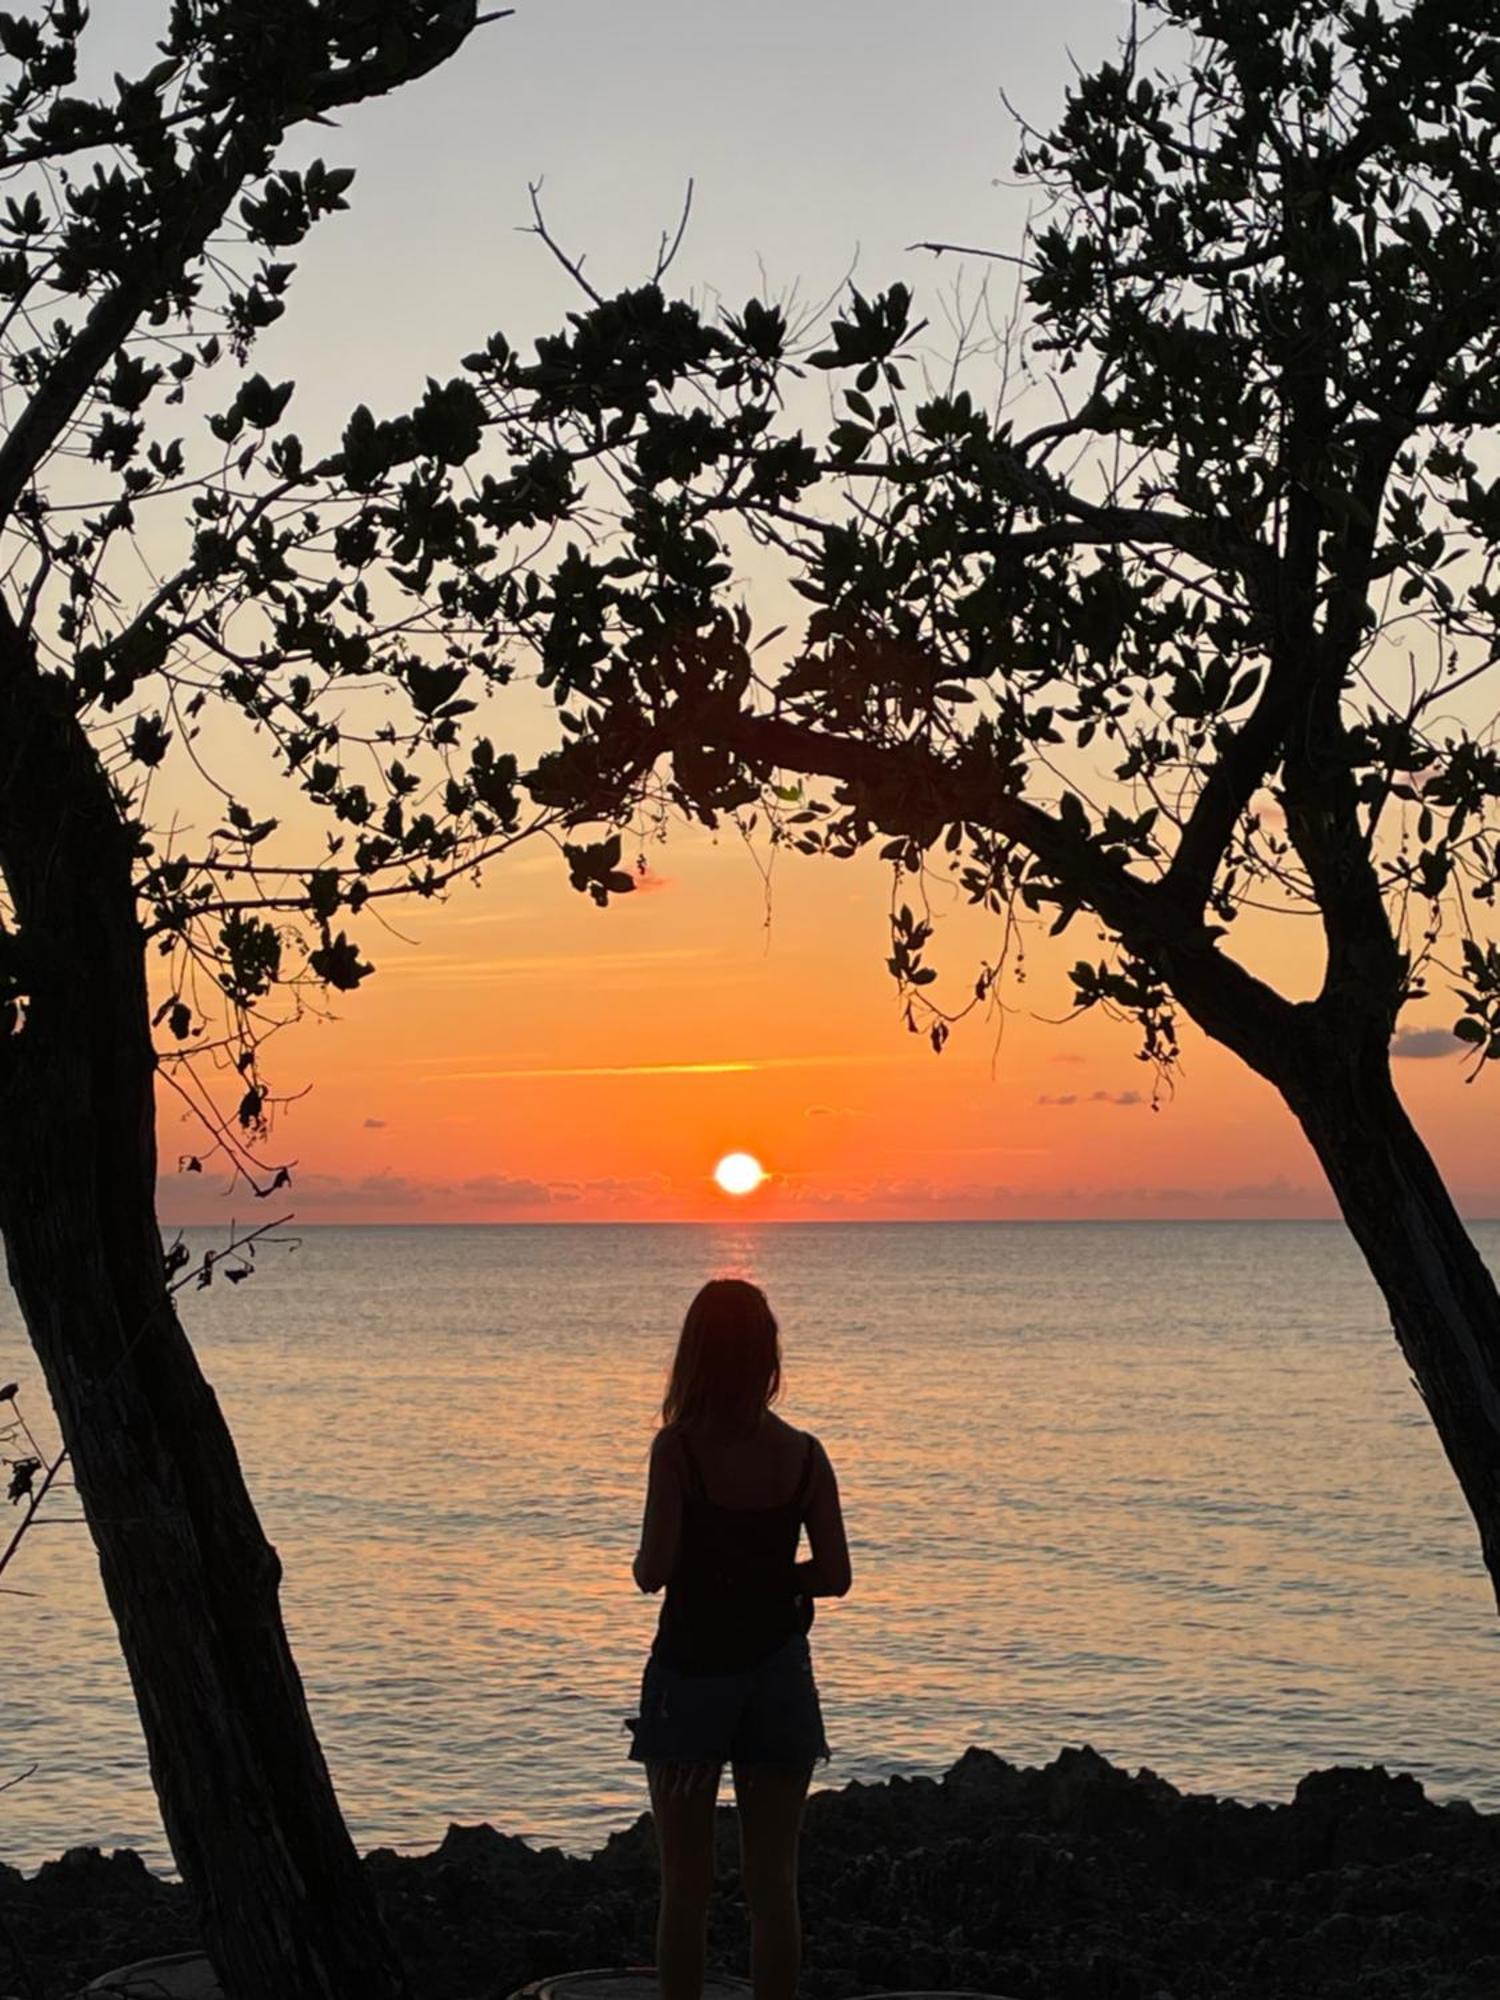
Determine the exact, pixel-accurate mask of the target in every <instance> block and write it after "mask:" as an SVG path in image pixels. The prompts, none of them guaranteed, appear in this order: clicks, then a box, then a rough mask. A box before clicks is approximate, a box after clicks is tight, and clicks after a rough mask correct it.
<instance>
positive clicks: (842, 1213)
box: [162, 834, 1500, 1222]
mask: <svg viewBox="0 0 1500 2000" xmlns="http://www.w3.org/2000/svg"><path fill="white" fill-rule="evenodd" d="M650 858H651V863H652V867H651V873H650V875H649V877H648V881H649V885H650V886H649V887H648V889H647V891H646V892H645V893H638V894H636V895H634V896H632V897H629V898H626V899H624V900H622V901H620V902H617V903H615V904H613V905H612V906H611V907H610V909H608V910H607V911H601V910H599V909H596V908H595V907H594V905H593V904H592V903H590V902H589V901H588V900H587V899H586V898H584V897H582V896H579V895H577V894H576V893H575V892H574V891H573V890H572V889H571V888H570V887H569V886H568V883H567V879H566V871H565V869H564V868H563V865H562V863H561V861H560V860H559V859H558V858H557V857H556V855H555V854H554V853H553V851H552V850H551V849H549V848H543V847H541V846H538V847H537V848H535V849H533V850H532V851H530V852H527V851H525V850H523V851H522V852H521V853H519V854H518V855H517V856H515V857H513V859H512V860H511V861H510V862H509V864H506V863H502V864H500V865H498V866H497V867H496V868H495V869H494V870H493V871H492V872H491V874H490V876H489V878H488V879H487V880H486V882H485V883H484V884H483V885H482V886H481V887H480V888H478V889H474V890H458V891H455V893H454V894H453V896H452V898H451V899H450V901H449V902H448V903H447V904H445V905H444V906H442V907H441V908H433V907H430V906H424V907H420V908H416V909H413V910H409V911H405V912H402V913H400V915H399V916H398V917H397V918H396V922H397V924H398V925H399V928H400V931H401V933H402V935H397V934H396V932H395V931H394V930H393V931H391V932H389V933H386V934H384V935H382V933H381V932H380V930H379V929H378V928H376V927H374V926H372V925H371V924H369V923H368V921H366V922H364V923H363V925H362V929H361V942H362V944H363V946H364V949H365V951H366V953H367V955H368V956H370V957H371V958H373V959H374V960H375V962H376V965H377V973H376V976H375V977H374V978H373V979H372V980H370V981H369V982H367V984H366V985H365V986H364V987H363V988H362V989H361V990H360V991H359V992H358V993H357V994H354V995H350V996H341V997H340V998H339V1002H338V1018H336V1019H329V1020H324V1021H306V1022H303V1023H301V1024H299V1025H297V1026H296V1027H294V1028H292V1029H291V1030H289V1031H288V1032H286V1033H285V1034H284V1035H282V1036H281V1037H279V1038H278V1039H277V1040H276V1042H275V1043H274V1044H273V1047H272V1049H271V1051H270V1052H269V1055H268V1070H269V1074H270V1077H271V1081H272V1083H273V1085H274V1086H275V1087H276V1088H277V1089H278V1090H280V1091H286V1092H292V1091H297V1090H301V1089H303V1087H304V1086H307V1085H310V1086H311V1088H310V1089H309V1090H308V1091H307V1094H306V1095H305V1096H303V1097H301V1098H299V1099H298V1100H297V1101H296V1102H295V1103H292V1104H290V1105H288V1106H287V1107H286V1108H285V1109H284V1110H282V1111H281V1112H280V1113H279V1114H278V1119H277V1124H276V1129H275V1132H274V1135H273V1141H272V1145H271V1146H270V1148H269V1149H268V1153H269V1156H270V1157H272V1158H274V1159H276V1160H278V1161H279V1160H282V1159H289V1160H294V1161H295V1162H296V1163H297V1164H296V1168H295V1180H294V1186H293V1189H292V1191H291V1195H290V1197H278V1200H277V1211H278V1212H280V1209H281V1206H282V1205H283V1203H284V1204H285V1205H286V1206H289V1207H291V1208H293V1209H294V1210H295V1212H296V1214H297V1216H298V1217H299V1219H300V1220H302V1221H305V1222H316V1221H328V1222H334V1221H355V1222H393V1221H431V1222H438V1221H453V1220H474V1221H573V1220H593V1221H607V1220H627V1219H635V1218H641V1219H656V1220H662V1219H679V1220H697V1219H707V1218H711V1217H714V1216H722V1215H723V1214H725V1213H726V1211H727V1210H728V1208H730V1207H731V1206H732V1205H734V1204H732V1200H731V1197H728V1196H726V1195H724V1194H722V1193H720V1191H719V1190H718V1189H717V1188H716V1187H715V1186H714V1185H713V1184H712V1181H711V1178H710V1176H711V1171H712V1168H713V1165H714V1162H715V1160H716V1159H717V1158H718V1157H719V1155H720V1154H722V1153H724V1152H726V1151H729V1150H732V1149H736V1148H745V1149H747V1150H749V1151H751V1152H753V1153H755V1154H756V1155H757V1156H758V1157H759V1158H760V1160H761V1161H762V1162H763V1163H764V1165H765V1167H766V1168H767V1170H768V1173H769V1179H768V1180H767V1182H766V1183H765V1185H764V1186H763V1187H762V1188H761V1189H760V1190H759V1191H758V1192H757V1193H756V1194H755V1195H753V1196H751V1197H748V1198H746V1199H745V1200H743V1201H741V1202H740V1203H739V1204H738V1207H737V1212H738V1213H739V1214H740V1215H742V1216H744V1217H746V1218H748V1217H749V1216H751V1215H755V1216H759V1217H762V1218H764V1219H767V1220H788V1219H791V1220H805V1219H824V1218H827V1219H855V1218H871V1219H874V1218H892V1217H913V1218H937V1217H1004V1216H1018V1217H1020V1216H1044V1217H1045V1216H1120V1217H1129V1216H1259V1215H1291V1216H1300V1215H1322V1214H1327V1213H1331V1212H1332V1211H1331V1204H1330V1202H1329V1199H1328V1196H1327V1194H1326V1191H1325V1189H1324V1188H1323V1185H1322V1183H1321V1179H1320V1176H1319V1173H1318V1169H1317V1166H1316V1163H1315V1162H1314V1161H1313V1159H1312V1157H1311V1155H1310V1153H1309V1151H1308V1149H1307V1147H1306V1145H1305V1143H1304V1141H1303V1140H1302V1138H1301V1136H1300V1134H1299V1133H1298V1132H1297V1130H1296V1128H1295V1127H1294V1125H1293V1123H1292V1120H1291V1118H1290V1115H1289V1114H1288V1113H1287V1112H1285V1110H1284V1109H1283V1108H1282V1106H1281V1105H1280V1103H1279V1101H1278V1100H1277V1099H1276V1098H1275V1096H1274V1095H1273V1093H1272V1092H1271V1091H1270V1090H1269V1088H1268V1087H1267V1086H1265V1085H1264V1084H1262V1083H1261V1082H1260V1081H1259V1080H1258V1079H1257V1078H1256V1077H1254V1076H1252V1075H1251V1074H1250V1073H1249V1072H1248V1071H1246V1070H1245V1069H1244V1068H1243V1066H1242V1065H1241V1064H1239V1063H1238V1062H1237V1061H1236V1060H1235V1059H1234V1058H1232V1057H1230V1056H1228V1055H1227V1054H1225V1053H1223V1052H1221V1051H1219V1050H1217V1049H1215V1048H1213V1047H1212V1046H1210V1045H1208V1044H1206V1043H1204V1042H1203V1041H1202V1040H1201V1038H1199V1037H1197V1036H1196V1035H1194V1034H1192V1033H1191V1032H1187V1033H1186V1034H1185V1039H1184V1049H1185V1053H1184V1061H1183V1065H1182V1073H1181V1075H1180V1077H1179V1078H1178V1081H1177V1085H1176V1089H1175V1092H1173V1093H1171V1094H1165V1095H1160V1096H1159V1100H1158V1103H1157V1105H1156V1108H1154V1109H1153V1108H1152V1104H1151V1094H1152V1077H1151V1073H1150V1071H1149V1070H1148V1069H1146V1068H1145V1067H1144V1066H1143V1065H1142V1064H1140V1063H1139V1062H1138V1061H1136V1060H1135V1059H1134V1042H1133V1039H1132V1036H1131V1033H1130V1030H1129V1029H1128V1028H1127V1027H1124V1026H1120V1025H1118V1024H1114V1023H1111V1022H1109V1021H1106V1020H1105V1019H1103V1018H1102V1017H1097V1016H1086V1017H1083V1018H1081V1019H1079V1020H1076V1021H1073V1022H1070V1023H1067V1024H1065V1025H1057V1024H1055V1017H1057V1016H1059V1015H1061V1014H1063V1013H1065V1011H1066V1009H1067V1004H1068V988H1067V984H1066V979H1065V976H1064V975H1065V968H1066V967H1067V965H1069V964H1071V963H1072V962H1073V960H1074V959H1075V958H1077V957H1078V956H1080V955H1082V954H1084V953H1086V952H1088V951H1089V950H1090V948H1091V946H1092V943H1093V934H1092V932H1091V930H1090V927H1089V926H1087V925H1086V924H1085V923H1084V922H1083V921H1081V920H1080V921H1079V922H1077V923H1075V925H1074V926H1073V927H1072V929H1071V930H1070V931H1069V932H1068V934H1067V935H1066V936H1065V937H1064V938H1062V939H1059V940H1056V941H1047V940H1046V939H1045V938H1044V937H1043V936H1042V935H1041V932H1040V930H1039V932H1038V936H1037V939H1036V941H1035V944H1034V947H1033V955H1032V957H1031V960H1030V962H1029V963H1028V966H1027V977H1026V979H1025V982H1024V983H1023V984H1019V985H1017V984H1015V983H1014V982H1012V984H1011V986H1010V988H1009V992H1008V1011H1007V1013H1006V1016H1005V1019H1004V1022H1003V1033H1002V1032H1000V1025H1001V1024H1000V1023H999V1022H998V1021H997V1020H996V1019H995V1018H994V1017H989V1018H986V1017H983V1016H980V1015H975V1016H973V1017H971V1018H970V1020H969V1021H968V1022H966V1023H965V1024H964V1025H963V1026H962V1027H960V1028H959V1029H958V1030H957V1031H956V1032H955V1034H954V1037H953V1040H952V1041H951V1042H950V1044H949V1047H948V1049H947V1050H946V1051H945V1052H944V1054H943V1055H942V1056H941V1057H937V1056H934V1055H933V1054H932V1053H931V1051H930V1050H929V1049H928V1048H927V1046H926V1044H925V1043H924V1042H922V1041H920V1040H918V1039H917V1038H914V1037H913V1036H911V1035H909V1034H907V1033H906V1032H905V1030H904V1029H903V1027H902V1025H901V1022H900V1019H899V1014H898V1009H897V1003H896V998H895V989H894V987H893V986H892V984H891V982H890V980H889V978H888V977H887V975H886V972H885V969H884V963H883V960H884V956H885V949H886V930H885V913H886V908H887V904H888V899H889V894H890V889H889V872H888V870H887V869H885V868H883V867H882V866H880V865H879V864H878V863H876V862H875V861H873V860H870V861H867V862H857V863H835V862H827V861H818V860H804V859H802V858H800V857H782V858H781V859H779V860H778V862H777V866H776V870H775V873H774V876H773V878H772V883H771V888H770V893H769V899H768V896H767V890H766V886H765V884H764V882H763V881H762V877H761V874H760V873H759V871H758V867H757V864H756V860H755V858H753V857H752V856H751V854H750V853H749V852H748V851H747V850H746V848H745V847H744V846H743V844H742V843H741V842H740V841H739V839H738V837H737V836H734V835H728V836H726V837H725V838H724V839H723V840H721V841H720V842H718V843H717V844H715V843H713V842H711V841H710V840H709V839H708V838H707V837H706V836H704V835H702V834H691V835H690V834H683V835H681V836H680V837H678V838H675V839H673V840H672V841H670V842H669V843H668V844H667V845H666V846H665V847H664V848H658V849H655V850H653V852H652V855H651V857H650ZM904 893H907V894H909V893H910V892H909V890H908V891H906V892H904ZM937 907H938V908H939V910H940V911H941V909H942V907H943V906H942V903H941V901H940V900H939V901H938V904H937ZM768 916H769V921H768ZM1282 928H1284V929H1285V928H1287V926H1282ZM1296 935H1297V936H1299V937H1307V936H1309V935H1310V933H1309V932H1308V931H1305V930H1304V931H1300V932H1298V933H1297V934H1296ZM1249 941H1250V942H1261V941H1256V940H1249ZM938 946H939V950H938V955H937V957H936V959H935V962H936V963H938V964H940V965H941V966H942V968H943V972H942V977H941V979H940V981H939V983H938V986H937V987H936V988H935V989H933V990H934V991H935V992H936V993H938V994H941V993H942V992H944V991H945V990H953V991H955V992H961V991H962V990H963V989H964V987H965V986H966V984H967V983H968V981H970V980H971V979H972V975H973V968H974V966H975V964H976V963H977V960H978V957H979V955H980V953H981V952H982V951H983V950H984V949H985V948H986V947H987V946H989V947H990V948H992V947H993V938H992V937H991V935H990V934H989V933H988V932H987V931H986V930H985V929H984V928H983V927H982V926H981V925H980V924H979V923H978V921H977V920H976V919H975V918H974V917H973V915H972V913H971V912H969V911H967V910H962V909H958V910H950V911H949V912H948V914H947V915H946V916H945V917H944V918H943V921H942V922H941V924H940V927H939V935H938ZM1263 949H1264V950H1266V951H1268V952H1269V953H1271V955H1272V959H1273V960H1274V961H1280V962H1281V963H1282V965H1283V966H1284V967H1285V966H1287V965H1289V964H1291V963H1292V962H1293V958H1294V955H1293V953H1292V951H1291V947H1290V944H1289V943H1288V942H1287V941H1286V940H1283V939H1281V938H1279V937H1278V936H1276V935H1274V934H1273V935H1270V936H1269V937H1268V938H1266V939H1265V940H1264V941H1263ZM1453 1011H1454V1010H1453V1009H1452V1008H1450V1007H1448V1005H1447V1004H1446V1002H1445V1001H1444V1000H1443V999H1442V998H1441V997H1439V998H1438V999H1436V1000H1435V1001H1433V1002H1430V1003H1428V1004H1427V1006H1426V1008H1425V1010H1424V1012H1423V1013H1422V1015H1421V1017H1420V1020H1419V1021H1418V1022H1417V1023H1416V1025H1419V1026H1426V1027H1428V1028H1429V1029H1430V1028H1431V1027H1433V1026H1434V1025H1438V1024H1442V1023H1444V1022H1446V1021H1447V1019H1448V1018H1449V1016H1450V1014H1451V1013H1452V1012H1453ZM1048 1017H1053V1018H1050V1019H1049V1018H1048ZM1436 1039H1439V1038H1438V1037H1434V1036H1430V1035H1429V1037H1428V1040H1429V1041H1431V1040H1436ZM1418 1046H1421V1044H1420V1043H1419V1044H1418ZM1398 1074H1399V1076H1400V1079H1401V1085H1402V1089H1403V1091H1404V1093H1405V1095H1406V1097H1407V1100H1408V1102H1409V1103H1410V1104H1411V1105H1412V1106H1413V1109H1414V1111H1415V1114H1416V1116H1417V1118H1418V1121H1419V1123H1420V1124H1421V1125H1422V1127H1423V1129H1424V1130H1425V1132H1426V1133H1427V1135H1428V1138H1429V1141H1430V1143H1432V1144H1433V1145H1434V1147H1435V1149H1436V1151H1437V1153H1438V1155H1439V1158H1440V1160H1441V1162H1442V1164H1443V1166H1444V1167H1445V1168H1446V1170H1447V1172H1448V1173H1449V1175H1450V1178H1451V1181H1452V1183H1453V1184H1454V1186H1455V1188H1456V1189H1457V1191H1458V1192H1459V1194H1460V1197H1461V1199H1462V1201H1463V1203H1464V1206H1465V1207H1466V1208H1467V1210H1468V1211H1469V1212H1470V1213H1472V1214H1490V1213H1496V1212H1500V1198H1497V1194H1496V1189H1497V1187H1500V1175H1497V1174H1496V1173H1495V1172H1494V1170H1493V1146H1492V1141H1491V1137H1490V1134H1491V1131H1492V1118H1493V1103H1492V1098H1491V1095H1490V1093H1491V1091H1492V1090H1493V1088H1494V1085H1493V1083H1490V1082H1487V1081H1486V1080H1485V1079H1483V1078H1481V1080H1480V1081H1479V1082H1478V1083H1476V1084H1474V1085H1472V1086H1469V1085H1465V1083H1464V1082H1463V1080H1462V1079H1463V1068H1462V1064H1461V1063H1460V1061H1459V1060H1458V1059H1457V1058H1456V1057H1455V1056H1453V1055H1451V1054H1445V1055H1442V1056H1437V1057H1428V1058H1425V1059H1416V1058H1413V1059H1410V1060H1404V1061H1402V1062H1401V1063H1400V1065H1399V1071H1398ZM198 1146H199V1140H198V1139H197V1138H196V1137H194V1136H193V1134H192V1131H191V1128H190V1127H188V1126H186V1125H184V1124H183V1123H182V1122H181V1120H180V1115H179V1112H178V1109H177V1107H176V1106H175V1104H174V1103H172V1102H164V1105H163V1120H162V1156H163V1167H164V1170H165V1186H164V1191H163V1192H164V1200H163V1210H164V1214H165V1215H166V1217H167V1218H168V1220H170V1221H172V1222H186V1221H194V1220H209V1219H212V1220H216V1221H218V1220H227V1218H228V1216H229V1214H230V1212H231V1210H232V1211H233V1213H234V1214H235V1215H236V1216H237V1217H241V1218H242V1217H243V1216H244V1215H245V1213H246V1211H247V1206H250V1207H255V1206H257V1205H255V1204H247V1201H246V1198H245V1195H244V1192H243V1190H241V1191H240V1192H239V1193H238V1194H237V1195H236V1196H235V1197H234V1198H233V1199H232V1200H227V1201H226V1199H225V1198H224V1195H223V1193H222V1188H223V1176H222V1175H219V1174H216V1173H215V1172H214V1171H213V1170H212V1168H210V1169H209V1171H207V1172H205V1173H204V1174H203V1175H202V1176H197V1175H179V1174H175V1173H172V1172H171V1171H170V1170H171V1168H172V1167H173V1165H174V1164H175V1160H176V1156H177V1154H178V1152H179V1150H181V1151H194V1150H197V1148H198Z"/></svg>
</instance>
